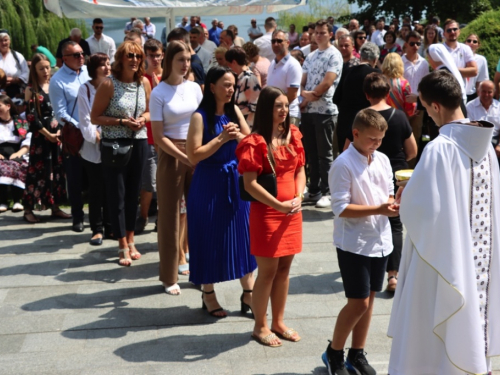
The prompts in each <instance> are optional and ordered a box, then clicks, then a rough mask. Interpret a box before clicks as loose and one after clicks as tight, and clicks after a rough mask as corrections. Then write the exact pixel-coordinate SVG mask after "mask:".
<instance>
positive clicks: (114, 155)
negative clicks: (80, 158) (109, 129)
mask: <svg viewBox="0 0 500 375" xmlns="http://www.w3.org/2000/svg"><path fill="white" fill-rule="evenodd" d="M138 101H139V85H137V93H136V96H135V112H134V118H135V117H136V116H137V105H138ZM134 138H135V132H132V138H117V139H106V138H103V139H101V162H102V165H104V166H105V167H114V168H121V167H125V166H126V165H127V164H128V163H129V161H130V157H131V156H132V151H133V148H134Z"/></svg>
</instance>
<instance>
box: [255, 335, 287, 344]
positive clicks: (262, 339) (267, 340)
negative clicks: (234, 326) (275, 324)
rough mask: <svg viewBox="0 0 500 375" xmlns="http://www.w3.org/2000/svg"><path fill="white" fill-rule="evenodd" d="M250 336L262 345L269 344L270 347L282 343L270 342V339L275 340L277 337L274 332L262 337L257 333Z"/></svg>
mask: <svg viewBox="0 0 500 375" xmlns="http://www.w3.org/2000/svg"><path fill="white" fill-rule="evenodd" d="M252 338H253V339H254V340H255V341H257V342H258V343H259V344H261V345H264V346H269V347H270V348H279V347H280V346H281V345H283V344H282V343H280V344H271V341H273V340H275V339H277V338H278V336H276V335H275V334H274V333H270V334H269V335H267V336H264V337H259V336H257V335H254V334H252Z"/></svg>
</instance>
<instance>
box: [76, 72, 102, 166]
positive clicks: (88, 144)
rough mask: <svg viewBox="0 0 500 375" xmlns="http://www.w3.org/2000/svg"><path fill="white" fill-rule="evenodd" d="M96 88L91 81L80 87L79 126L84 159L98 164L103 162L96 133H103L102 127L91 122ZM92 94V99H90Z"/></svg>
mask: <svg viewBox="0 0 500 375" xmlns="http://www.w3.org/2000/svg"><path fill="white" fill-rule="evenodd" d="M95 93H96V88H95V87H94V86H93V85H92V84H91V83H90V82H89V81H87V82H85V83H84V84H83V85H81V86H80V88H79V89H78V118H79V119H80V122H79V128H80V130H81V132H82V135H83V139H84V141H83V145H82V148H81V150H80V155H81V156H82V158H83V159H85V160H87V161H89V162H91V163H95V164H98V163H100V162H101V149H100V144H99V143H96V134H97V133H99V134H101V127H100V126H97V125H94V124H92V123H91V122H90V111H91V110H92V104H93V103H94V98H95ZM89 96H90V99H89Z"/></svg>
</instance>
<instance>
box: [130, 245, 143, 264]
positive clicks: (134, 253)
mask: <svg viewBox="0 0 500 375" xmlns="http://www.w3.org/2000/svg"><path fill="white" fill-rule="evenodd" d="M128 248H129V250H130V258H132V260H138V259H141V256H142V255H141V253H140V252H138V251H137V248H136V247H135V244H134V243H133V242H131V243H129V244H128Z"/></svg>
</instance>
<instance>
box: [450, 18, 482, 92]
mask: <svg viewBox="0 0 500 375" xmlns="http://www.w3.org/2000/svg"><path fill="white" fill-rule="evenodd" d="M443 29H444V43H443V44H444V46H445V47H446V49H447V50H448V52H449V53H450V54H451V56H452V57H453V60H455V64H457V68H458V71H459V72H460V74H461V75H462V77H463V78H464V84H465V83H466V80H465V78H469V77H475V76H477V63H476V59H475V58H474V53H473V52H472V50H471V48H470V47H469V46H468V45H466V44H464V43H460V42H459V41H458V37H459V36H460V28H459V26H458V22H457V21H455V20H446V22H445V23H444V27H443Z"/></svg>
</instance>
